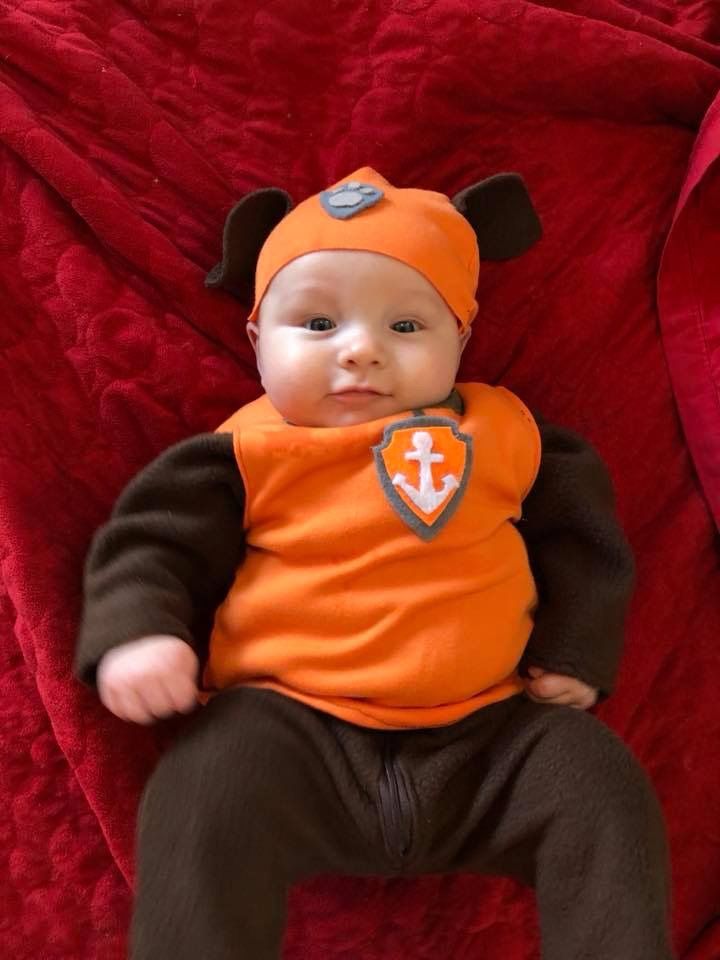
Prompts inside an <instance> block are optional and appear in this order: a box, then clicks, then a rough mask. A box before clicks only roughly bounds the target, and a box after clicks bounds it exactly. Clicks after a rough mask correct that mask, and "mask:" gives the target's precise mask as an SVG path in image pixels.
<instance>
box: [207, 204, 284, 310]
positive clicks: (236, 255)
mask: <svg viewBox="0 0 720 960" xmlns="http://www.w3.org/2000/svg"><path fill="white" fill-rule="evenodd" d="M293 206H294V204H293V200H292V197H291V196H290V195H289V194H288V193H285V191H284V190H279V189H278V188H277V187H264V188H262V189H261V190H253V191H252V193H248V194H246V195H245V196H244V197H243V198H242V200H240V201H239V202H238V203H236V204H235V206H234V207H233V208H232V210H231V211H230V213H229V214H228V215H227V218H226V220H225V227H224V229H223V258H222V261H221V262H220V263H218V264H216V265H215V266H214V267H213V268H212V270H211V271H210V273H208V275H207V276H206V277H205V286H206V287H212V288H217V287H219V288H220V289H222V290H227V291H228V293H231V294H232V295H233V296H235V297H237V298H238V300H241V301H243V302H244V303H247V304H250V305H252V303H253V300H254V296H255V267H256V266H257V259H258V256H259V254H260V249H261V247H262V245H263V244H264V243H265V241H266V240H267V238H268V235H269V234H270V231H271V230H273V229H274V228H275V227H276V226H277V225H278V223H280V221H281V220H282V219H283V217H286V216H287V215H288V213H290V211H291V210H292V208H293Z"/></svg>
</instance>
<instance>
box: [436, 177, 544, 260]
mask: <svg viewBox="0 0 720 960" xmlns="http://www.w3.org/2000/svg"><path fill="white" fill-rule="evenodd" d="M452 204H453V206H454V207H455V209H456V210H457V211H458V212H459V213H461V214H462V215H463V216H464V217H465V219H466V220H467V221H468V222H469V223H470V226H471V227H472V228H473V230H474V231H475V233H476V234H477V240H478V247H479V249H480V260H508V259H509V258H510V257H519V256H520V254H521V253H525V251H526V250H529V249H530V247H532V246H533V245H534V244H535V243H537V241H538V240H539V239H540V237H541V236H542V226H541V224H540V220H539V218H538V215H537V213H536V212H535V208H534V207H533V205H532V200H531V199H530V194H529V193H528V190H527V187H526V186H525V181H524V180H523V178H522V177H521V176H520V174H518V173H498V174H496V175H495V176H493V177H488V178H487V180H481V181H480V182H479V183H474V184H473V185H472V186H470V187H465V189H464V190H461V191H460V192H459V193H456V194H455V196H454V197H453V198H452Z"/></svg>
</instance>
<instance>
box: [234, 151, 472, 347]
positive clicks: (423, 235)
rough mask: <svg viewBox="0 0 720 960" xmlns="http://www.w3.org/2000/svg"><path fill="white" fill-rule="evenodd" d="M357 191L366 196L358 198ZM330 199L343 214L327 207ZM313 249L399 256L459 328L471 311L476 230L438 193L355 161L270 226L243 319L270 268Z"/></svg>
mask: <svg viewBox="0 0 720 960" xmlns="http://www.w3.org/2000/svg"><path fill="white" fill-rule="evenodd" d="M363 191H365V192H366V193H367V194H371V197H370V198H368V197H365V198H364V199H363ZM378 194H381V196H380V198H379V199H378ZM353 200H354V201H356V203H357V204H358V206H357V208H356V209H353V207H352V205H351V204H352V201H353ZM333 203H337V204H338V206H337V208H336V210H337V211H338V212H340V213H342V212H343V210H344V211H345V216H341V215H335V216H334V215H332V214H331V213H329V212H328V208H329V209H331V210H332V209H333V206H332V205H333ZM317 250H367V251H370V252H373V253H382V254H385V255H386V256H388V257H393V258H394V259H395V260H401V261H402V262H403V263H406V264H408V266H410V267H413V268H414V269H415V270H417V271H418V272H419V273H421V274H422V275H423V276H424V277H425V279H426V280H428V281H429V282H430V283H431V284H432V285H433V286H434V287H435V289H436V290H437V291H438V293H439V294H440V296H441V297H443V299H444V300H445V302H446V303H447V305H448V306H449V307H450V309H451V310H452V312H453V313H454V314H455V316H456V317H457V318H458V322H459V324H460V328H461V329H463V330H464V329H465V328H466V327H468V326H469V325H470V324H471V323H472V321H473V318H474V317H475V315H476V313H477V310H478V305H477V302H476V300H475V291H476V289H477V284H478V276H479V271H480V255H479V252H478V243H477V237H476V235H475V231H474V230H473V228H472V227H471V226H470V224H469V223H468V221H467V220H466V219H465V217H464V216H463V215H462V214H461V213H460V212H459V211H458V210H457V209H456V208H455V207H454V206H453V204H452V203H451V201H450V199H449V198H448V197H447V196H445V194H444V193H437V192H435V191H433V190H417V189H411V188H402V189H401V188H397V187H393V186H392V184H390V183H389V182H388V181H387V180H386V179H385V178H384V177H382V176H381V175H380V174H379V173H377V171H375V170H373V169H372V167H362V168H361V169H360V170H356V171H355V173H352V174H350V176H349V177H346V178H345V179H344V180H340V181H338V183H336V184H334V185H333V186H331V187H328V189H327V190H324V191H322V193H318V194H315V195H314V196H312V197H309V198H308V199H307V200H304V201H303V202H302V203H300V204H298V206H297V207H295V209H294V210H291V211H290V213H289V214H288V215H287V216H286V217H284V218H283V219H282V220H281V221H280V223H279V224H278V225H277V226H276V227H275V228H274V229H273V230H272V231H271V233H270V234H269V236H268V238H267V240H266V241H265V243H264V245H263V247H262V249H261V250H260V255H259V257H258V262H257V269H256V273H255V304H254V306H253V309H252V312H251V313H250V316H249V320H252V321H256V320H257V315H258V311H259V309H260V302H261V300H262V298H263V297H264V295H265V291H266V290H267V288H268V285H269V284H270V281H271V280H272V278H273V277H274V276H275V274H276V273H278V271H279V270H281V269H282V268H283V267H284V266H285V265H286V264H288V263H290V261H291V260H295V259H296V258H297V257H301V256H303V254H306V253H314V252H315V251H317Z"/></svg>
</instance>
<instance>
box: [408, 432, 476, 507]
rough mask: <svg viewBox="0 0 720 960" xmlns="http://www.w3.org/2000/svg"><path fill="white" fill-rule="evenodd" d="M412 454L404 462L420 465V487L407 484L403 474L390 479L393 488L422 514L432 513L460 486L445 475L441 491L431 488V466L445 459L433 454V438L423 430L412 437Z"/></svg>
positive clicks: (440, 454)
mask: <svg viewBox="0 0 720 960" xmlns="http://www.w3.org/2000/svg"><path fill="white" fill-rule="evenodd" d="M412 445H413V447H414V448H415V451H414V452H412V451H411V452H410V453H406V454H405V455H404V456H405V459H406V460H417V461H418V463H419V465H420V485H419V487H413V486H412V485H411V484H409V483H408V481H407V477H406V476H405V474H404V473H396V474H395V476H394V477H393V478H392V482H393V486H395V487H400V489H401V490H402V491H403V493H405V494H406V495H407V496H408V497H409V498H410V499H411V500H412V502H413V503H414V504H415V506H416V507H417V508H418V509H419V510H422V512H423V513H432V512H433V511H434V510H437V508H438V507H439V506H440V504H441V503H442V502H443V500H446V499H447V498H448V496H449V495H450V492H451V491H452V490H455V489H456V488H457V487H459V486H460V484H459V483H458V480H457V478H456V477H454V476H453V475H452V474H451V473H446V474H445V476H444V477H443V478H442V483H443V485H442V490H436V489H435V487H434V486H433V476H432V466H431V465H432V464H433V463H442V462H443V460H444V459H445V457H444V456H443V454H442V453H433V452H432V448H433V438H432V437H431V436H430V434H429V433H427V432H426V431H425V430H418V431H416V432H415V433H413V435H412Z"/></svg>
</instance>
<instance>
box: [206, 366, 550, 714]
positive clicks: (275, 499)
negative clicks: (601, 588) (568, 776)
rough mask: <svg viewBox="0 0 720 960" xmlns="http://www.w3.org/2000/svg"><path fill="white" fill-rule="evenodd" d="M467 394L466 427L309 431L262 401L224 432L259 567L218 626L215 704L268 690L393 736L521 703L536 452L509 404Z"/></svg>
mask: <svg viewBox="0 0 720 960" xmlns="http://www.w3.org/2000/svg"><path fill="white" fill-rule="evenodd" d="M457 389H458V392H459V393H460V394H461V396H462V398H463V401H464V405H465V411H464V413H463V414H462V415H459V414H455V413H453V412H452V411H451V410H449V409H447V408H444V407H443V408H426V409H425V411H424V416H417V415H414V414H413V413H412V412H407V413H401V414H396V415H395V416H392V417H386V418H383V419H381V420H373V421H369V422H367V423H361V424H357V425H354V426H350V427H300V426H293V425H290V424H287V423H286V422H284V421H283V420H282V418H281V417H280V415H279V414H278V413H277V411H276V410H275V409H274V408H273V406H272V405H271V403H270V401H269V400H268V398H267V397H266V396H263V397H261V398H260V399H258V400H256V401H255V402H254V403H251V404H248V405H247V406H246V407H243V408H242V409H241V410H239V411H238V412H237V413H236V414H235V415H234V416H233V417H231V418H230V419H229V420H228V421H227V422H226V423H225V424H223V425H222V427H220V430H221V431H230V432H232V433H233V437H234V447H235V454H236V457H237V462H238V467H239V469H240V470H241V472H242V477H243V481H244V484H245V490H246V497H247V499H246V511H245V529H246V540H247V556H246V559H245V561H244V562H243V564H242V565H241V566H240V567H239V569H238V570H237V573H236V576H235V581H234V583H233V585H232V587H231V589H230V591H229V593H228V595H227V597H226V599H225V600H224V601H223V603H222V605H221V606H220V607H219V608H218V610H217V612H216V617H215V625H214V629H213V632H212V636H211V641H210V657H209V662H208V666H207V668H206V673H205V683H206V686H207V687H209V688H216V689H217V688H224V687H228V686H232V685H236V684H247V685H250V686H255V687H265V688H268V689H271V690H276V691H279V692H280V693H282V694H285V695H286V696H289V697H294V698H295V699H297V700H301V701H302V702H304V703H307V704H310V705H312V706H314V707H317V708H319V709H320V710H324V711H326V712H328V713H331V714H334V715H336V716H338V717H341V718H343V719H345V720H348V721H350V722H353V723H356V724H360V725H362V726H368V727H379V728H389V729H398V728H408V727H430V726H440V725H444V724H448V723H453V722H455V721H456V720H459V719H461V718H462V717H464V716H466V715H467V714H469V713H471V712H473V711H475V710H477V709H478V708H480V707H482V706H485V705H486V704H489V703H493V702H495V701H497V700H501V699H504V698H506V697H508V696H511V695H512V694H514V693H516V692H518V691H520V690H521V689H522V685H521V683H520V681H519V679H518V676H517V673H516V668H517V665H518V662H519V660H520V657H521V655H522V653H523V650H524V648H525V645H526V643H527V639H528V637H529V634H530V631H531V629H532V612H533V610H534V607H535V604H536V600H537V598H536V592H535V585H534V582H533V578H532V575H531V573H530V567H529V564H528V558H527V553H526V550H525V545H524V543H523V540H522V537H521V536H520V534H519V533H518V532H517V530H516V529H515V526H514V525H513V523H512V521H513V520H517V519H519V517H520V515H521V503H522V500H523V499H524V497H525V495H526V494H527V492H528V490H529V489H530V487H531V486H532V484H533V482H534V480H535V476H536V473H537V469H538V465H539V461H540V438H539V434H538V430H537V427H536V426H535V422H534V420H533V418H532V416H531V415H530V413H529V412H528V410H527V408H526V407H525V406H524V405H523V404H522V403H521V401H520V400H519V399H518V398H517V397H515V396H514V395H513V394H511V393H510V392H509V391H507V390H505V389H504V388H501V387H489V386H486V385H483V384H458V387H457ZM231 533H232V532H231V531H229V534H231Z"/></svg>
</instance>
